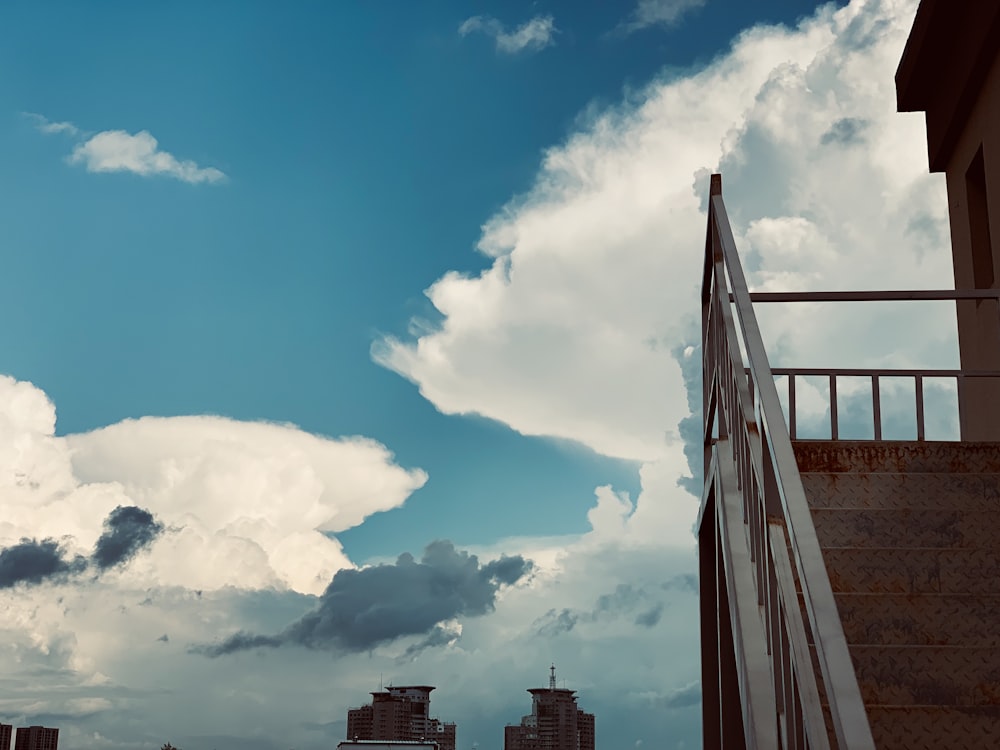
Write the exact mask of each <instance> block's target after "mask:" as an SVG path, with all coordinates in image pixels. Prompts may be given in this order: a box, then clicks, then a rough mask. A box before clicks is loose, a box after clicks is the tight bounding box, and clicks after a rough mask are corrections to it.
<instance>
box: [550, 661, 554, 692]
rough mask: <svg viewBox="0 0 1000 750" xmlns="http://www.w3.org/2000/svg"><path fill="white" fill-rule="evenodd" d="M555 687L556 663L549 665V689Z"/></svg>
mask: <svg viewBox="0 0 1000 750" xmlns="http://www.w3.org/2000/svg"><path fill="white" fill-rule="evenodd" d="M555 689H556V665H555V664H553V665H552V666H551V667H549V690H555Z"/></svg>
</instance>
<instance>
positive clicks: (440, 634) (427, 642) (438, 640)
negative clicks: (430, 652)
mask: <svg viewBox="0 0 1000 750" xmlns="http://www.w3.org/2000/svg"><path fill="white" fill-rule="evenodd" d="M458 637H459V634H458V633H456V632H455V631H454V630H448V629H447V628H443V627H441V626H440V625H435V626H434V629H433V630H431V632H430V633H429V634H428V636H427V637H426V638H424V639H422V640H420V641H418V642H416V643H414V644H413V645H412V646H408V647H407V648H406V651H404V652H403V655H402V656H400V657H399V658H398V659H397V660H396V661H397V662H408V661H413V660H414V659H416V658H417V657H418V656H419V655H420V654H422V653H423V652H424V651H426V650H427V649H429V648H438V647H440V646H447V645H448V644H449V643H451V642H452V641H454V640H455V639H456V638H458Z"/></svg>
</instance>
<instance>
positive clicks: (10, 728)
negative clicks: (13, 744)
mask: <svg viewBox="0 0 1000 750" xmlns="http://www.w3.org/2000/svg"><path fill="white" fill-rule="evenodd" d="M13 736H14V725H13V724H0V750H10V740H11V738H12V737H13Z"/></svg>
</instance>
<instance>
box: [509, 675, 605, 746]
mask: <svg viewBox="0 0 1000 750" xmlns="http://www.w3.org/2000/svg"><path fill="white" fill-rule="evenodd" d="M555 670H556V668H555V667H554V666H553V667H550V674H549V686H548V687H547V688H529V689H528V692H529V693H531V713H530V714H528V715H527V716H524V717H522V718H521V723H520V724H509V725H507V726H506V727H504V733H503V744H504V750H594V715H593V714H588V713H586V712H585V711H583V710H582V709H580V708H579V707H578V706H577V705H576V691H575V690H566V689H565V688H557V687H556V671H555Z"/></svg>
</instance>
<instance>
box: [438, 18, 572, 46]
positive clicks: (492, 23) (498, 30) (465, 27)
mask: <svg viewBox="0 0 1000 750" xmlns="http://www.w3.org/2000/svg"><path fill="white" fill-rule="evenodd" d="M477 31H478V32H482V33H483V34H486V35H487V36H491V37H493V39H494V40H495V42H496V46H497V50H498V51H500V52H505V53H507V54H511V55H512V54H516V53H518V52H522V51H524V50H531V51H537V50H540V49H544V48H545V47H548V46H549V45H551V44H553V43H554V39H553V37H554V35H555V34H556V33H557V32H558V29H556V26H555V19H553V17H552V16H535V17H534V18H532V19H531V20H529V21H525V22H524V23H523V24H521V25H520V26H518V27H517V28H515V29H514V30H513V31H507V29H506V27H505V26H504V24H502V23H501V22H500V21H498V20H497V19H495V18H492V17H490V16H472V17H471V18H467V19H466V20H465V21H463V22H462V24H461V25H460V26H459V27H458V33H459V34H461V35H462V36H466V35H467V34H471V33H473V32H477Z"/></svg>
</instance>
